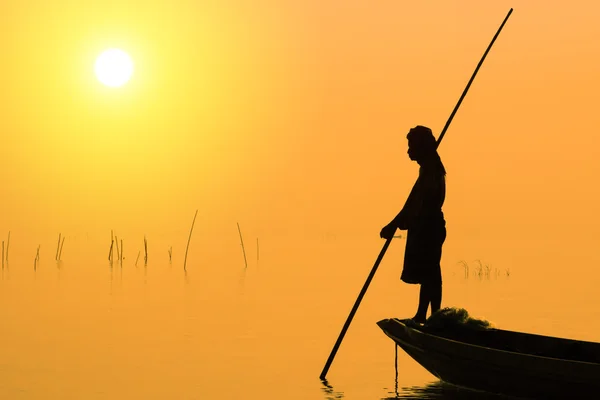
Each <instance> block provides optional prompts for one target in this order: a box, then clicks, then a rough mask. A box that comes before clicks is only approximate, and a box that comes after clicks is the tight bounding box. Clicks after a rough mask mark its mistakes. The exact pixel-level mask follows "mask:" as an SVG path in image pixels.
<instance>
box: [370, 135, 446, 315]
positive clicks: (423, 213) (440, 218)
mask: <svg viewBox="0 0 600 400" xmlns="http://www.w3.org/2000/svg"><path fill="white" fill-rule="evenodd" d="M406 138H407V139H408V156H409V158H410V159H411V160H413V161H416V162H417V163H418V164H419V166H420V168H419V177H418V179H417V182H416V184H415V188H414V191H413V193H411V195H410V196H409V198H408V200H407V201H406V204H405V206H404V208H402V210H401V211H400V213H399V214H398V215H397V216H396V217H395V218H394V219H393V220H392V222H390V223H389V224H388V225H386V226H385V227H384V228H383V229H382V230H381V233H380V236H381V237H382V238H384V239H391V238H392V237H393V236H394V233H395V232H396V229H401V230H407V231H408V232H407V239H406V250H405V252H404V267H403V270H402V275H401V277H400V279H401V280H402V281H403V282H406V283H409V284H420V285H421V288H420V292H419V306H418V309H417V313H416V314H415V316H414V317H413V318H412V319H413V320H414V321H415V322H418V323H424V322H425V320H426V319H427V310H428V308H429V305H430V304H431V313H432V314H433V313H435V312H436V311H438V310H439V309H440V307H441V303H442V271H441V267H440V260H441V258H442V245H443V244H444V241H445V239H446V221H445V219H444V214H443V212H442V206H443V204H444V199H445V197H446V179H445V176H446V169H445V168H444V164H443V163H442V160H441V158H440V156H439V154H438V152H437V142H436V140H435V137H434V136H433V133H432V132H431V129H429V128H427V127H425V126H421V125H418V126H416V127H414V128H412V129H410V131H409V132H408V135H407V136H406Z"/></svg>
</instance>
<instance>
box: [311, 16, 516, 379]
mask: <svg viewBox="0 0 600 400" xmlns="http://www.w3.org/2000/svg"><path fill="white" fill-rule="evenodd" d="M512 11H513V9H512V8H511V9H510V11H509V12H508V14H507V15H506V18H504V21H502V25H500V28H498V31H497V32H496V34H495V35H494V38H493V39H492V41H491V43H490V45H489V46H488V48H487V49H486V51H485V53H483V56H482V57H481V60H480V61H479V64H477V68H475V72H473V75H472V76H471V79H470V80H469V83H467V86H466V87H465V90H464V91H463V93H462V95H461V96H460V99H459V100H458V103H457V104H456V106H455V107H454V110H453V111H452V114H450V118H448V121H447V122H446V125H445V126H444V129H442V133H440V136H439V138H438V139H437V146H439V145H440V143H441V141H442V139H443V138H444V135H445V134H446V130H447V129H448V127H449V126H450V123H451V122H452V119H453V118H454V115H455V114H456V111H458V108H459V107H460V104H461V103H462V101H463V99H464V98H465V96H466V94H467V92H468V91H469V88H470V87H471V83H473V80H474V79H475V76H476V75H477V72H478V71H479V68H480V67H481V65H482V64H483V61H484V60H485V57H486V56H487V54H488V52H489V51H490V49H491V48H492V45H493V44H494V42H495V41H496V38H497V37H498V35H499V34H500V31H502V28H503V27H504V24H506V21H508V17H510V14H512ZM415 186H416V185H415ZM415 186H413V188H412V190H411V192H410V194H409V196H408V199H407V202H408V201H409V200H410V197H411V196H412V195H413V193H414V192H415ZM391 241H392V239H391V238H390V239H387V240H386V241H385V244H384V245H383V248H382V249H381V251H380V252H379V256H377V260H375V265H373V268H372V269H371V273H370V274H369V276H368V277H367V281H366V282H365V284H364V285H363V288H362V290H361V291H360V293H359V295H358V298H357V299H356V302H355V303H354V307H352V310H351V311H350V315H348V318H347V319H346V323H344V326H343V327H342V331H341V333H340V335H339V337H338V339H337V341H336V342H335V345H334V346H333V349H332V350H331V354H329V358H328V359H327V362H326V363H325V367H324V368H323V371H322V372H321V375H319V378H320V379H321V380H324V379H325V377H326V376H327V371H329V367H330V366H331V363H332V362H333V359H334V358H335V354H336V353H337V351H338V348H339V347H340V344H341V343H342V340H343V339H344V336H345V335H346V331H347V330H348V327H349V326H350V323H351V322H352V318H354V314H355V313H356V310H358V306H359V305H360V302H361V301H362V298H363V296H364V295H365V293H366V292H367V289H368V288H369V284H370V283H371V280H372V279H373V276H374V275H375V272H376V271H377V268H378V267H379V264H380V263H381V260H382V259H383V256H384V255H385V252H386V251H387V248H388V247H389V245H390V243H391Z"/></svg>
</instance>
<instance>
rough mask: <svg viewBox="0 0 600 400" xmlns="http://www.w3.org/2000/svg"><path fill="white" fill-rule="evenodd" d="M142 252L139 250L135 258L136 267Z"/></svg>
mask: <svg viewBox="0 0 600 400" xmlns="http://www.w3.org/2000/svg"><path fill="white" fill-rule="evenodd" d="M140 253H141V251H140V250H138V255H137V257H136V259H135V266H136V267H137V263H138V260H139V259H140Z"/></svg>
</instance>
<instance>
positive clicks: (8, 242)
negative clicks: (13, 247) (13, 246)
mask: <svg viewBox="0 0 600 400" xmlns="http://www.w3.org/2000/svg"><path fill="white" fill-rule="evenodd" d="M9 247H10V231H8V240H7V241H6V263H7V264H8V248H9Z"/></svg>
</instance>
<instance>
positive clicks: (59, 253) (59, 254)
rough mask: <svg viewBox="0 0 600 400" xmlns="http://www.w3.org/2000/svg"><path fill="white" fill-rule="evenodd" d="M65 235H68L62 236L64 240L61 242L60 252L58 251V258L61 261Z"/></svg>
mask: <svg viewBox="0 0 600 400" xmlns="http://www.w3.org/2000/svg"><path fill="white" fill-rule="evenodd" d="M65 237H66V236H63V238H62V242H61V243H60V250H59V252H58V260H59V261H60V256H61V255H62V249H63V245H64V244H65Z"/></svg>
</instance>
